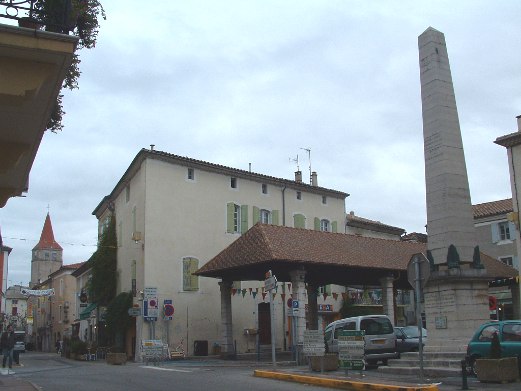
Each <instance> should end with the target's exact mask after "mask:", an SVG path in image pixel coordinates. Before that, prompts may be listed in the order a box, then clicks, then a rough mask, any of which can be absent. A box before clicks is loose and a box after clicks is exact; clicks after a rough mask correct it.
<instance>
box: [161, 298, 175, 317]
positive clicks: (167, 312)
mask: <svg viewBox="0 0 521 391" xmlns="http://www.w3.org/2000/svg"><path fill="white" fill-rule="evenodd" d="M163 315H164V316H165V317H164V319H165V320H172V319H173V318H174V305H173V304H172V300H164V301H163Z"/></svg>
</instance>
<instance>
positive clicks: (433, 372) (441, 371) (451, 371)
mask: <svg viewBox="0 0 521 391" xmlns="http://www.w3.org/2000/svg"><path fill="white" fill-rule="evenodd" d="M378 372H380V373H382V374H384V375H385V374H386V373H388V374H396V375H408V376H415V375H416V376H418V374H419V373H420V367H419V366H417V367H407V368H406V367H391V366H380V367H378ZM423 373H424V376H426V377H430V378H445V377H458V376H461V366H460V368H459V369H457V368H446V367H443V368H442V367H428V366H424V367H423Z"/></svg>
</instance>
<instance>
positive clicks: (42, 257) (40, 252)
mask: <svg viewBox="0 0 521 391" xmlns="http://www.w3.org/2000/svg"><path fill="white" fill-rule="evenodd" d="M62 265H63V248H62V247H61V246H60V245H59V244H58V242H56V240H55V239H54V232H53V230H52V224H51V216H50V215H49V213H47V217H46V218H45V223H44V224H43V229H42V235H41V236H40V241H39V242H38V244H37V245H36V246H34V248H33V254H32V260H31V282H30V283H29V286H30V287H31V288H32V287H34V286H35V285H36V284H38V283H40V282H43V281H45V280H47V278H49V275H50V274H52V273H54V272H55V271H56V270H58V269H59V268H60V267H61V266H62Z"/></svg>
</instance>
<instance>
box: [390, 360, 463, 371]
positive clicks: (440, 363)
mask: <svg viewBox="0 0 521 391" xmlns="http://www.w3.org/2000/svg"><path fill="white" fill-rule="evenodd" d="M387 365H388V366H389V367H393V368H411V367H419V366H420V361H419V360H418V359H416V360H407V359H403V358H402V359H398V360H389V361H388V364H387ZM423 366H424V367H433V368H456V369H457V368H461V360H454V359H442V358H439V359H424V360H423Z"/></svg>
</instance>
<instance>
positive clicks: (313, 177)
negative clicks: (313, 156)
mask: <svg viewBox="0 0 521 391" xmlns="http://www.w3.org/2000/svg"><path fill="white" fill-rule="evenodd" d="M311 186H318V179H317V172H316V171H313V172H312V173H311Z"/></svg>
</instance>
